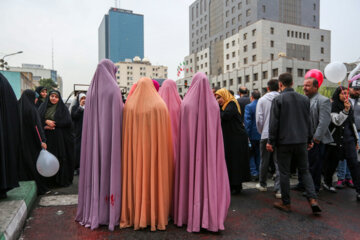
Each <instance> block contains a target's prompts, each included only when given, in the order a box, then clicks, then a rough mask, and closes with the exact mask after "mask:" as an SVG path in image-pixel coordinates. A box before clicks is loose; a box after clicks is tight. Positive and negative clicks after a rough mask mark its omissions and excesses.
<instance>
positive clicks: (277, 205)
mask: <svg viewBox="0 0 360 240" xmlns="http://www.w3.org/2000/svg"><path fill="white" fill-rule="evenodd" d="M274 208H277V209H279V210H281V211H284V212H288V213H289V212H291V206H290V204H286V205H285V204H283V203H282V202H274Z"/></svg>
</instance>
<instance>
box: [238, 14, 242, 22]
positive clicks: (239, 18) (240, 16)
mask: <svg viewBox="0 0 360 240" xmlns="http://www.w3.org/2000/svg"><path fill="white" fill-rule="evenodd" d="M241 18H242V15H241V14H239V16H238V21H239V22H241Z"/></svg>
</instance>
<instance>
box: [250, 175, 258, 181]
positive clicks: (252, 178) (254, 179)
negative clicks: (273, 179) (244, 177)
mask: <svg viewBox="0 0 360 240" xmlns="http://www.w3.org/2000/svg"><path fill="white" fill-rule="evenodd" d="M251 181H252V182H257V181H259V176H251Z"/></svg>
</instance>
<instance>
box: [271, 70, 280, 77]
mask: <svg viewBox="0 0 360 240" xmlns="http://www.w3.org/2000/svg"><path fill="white" fill-rule="evenodd" d="M278 75H279V70H278V69H277V68H275V69H273V70H272V77H277V76H278Z"/></svg>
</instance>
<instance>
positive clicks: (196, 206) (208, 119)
mask: <svg viewBox="0 0 360 240" xmlns="http://www.w3.org/2000/svg"><path fill="white" fill-rule="evenodd" d="M178 140H179V144H178V148H177V156H178V158H177V161H176V167H175V187H174V188H175V191H174V193H175V196H174V223H175V224H176V225H177V226H182V225H183V224H185V225H187V231H188V232H198V231H200V229H201V228H204V229H207V230H209V231H213V232H217V231H219V230H224V221H225V218H226V215H227V212H228V209H229V205H230V186H229V178H228V173H227V168H226V162H225V153H224V143H223V136H222V130H221V121H220V108H219V105H218V103H217V102H216V100H215V97H214V95H213V93H212V91H211V89H210V85H209V81H208V79H207V77H206V75H205V74H203V73H197V74H195V76H194V77H193V81H192V83H191V87H190V88H189V91H188V92H187V94H186V96H185V98H184V100H183V102H182V103H181V111H180V124H179V139H178Z"/></svg>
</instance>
